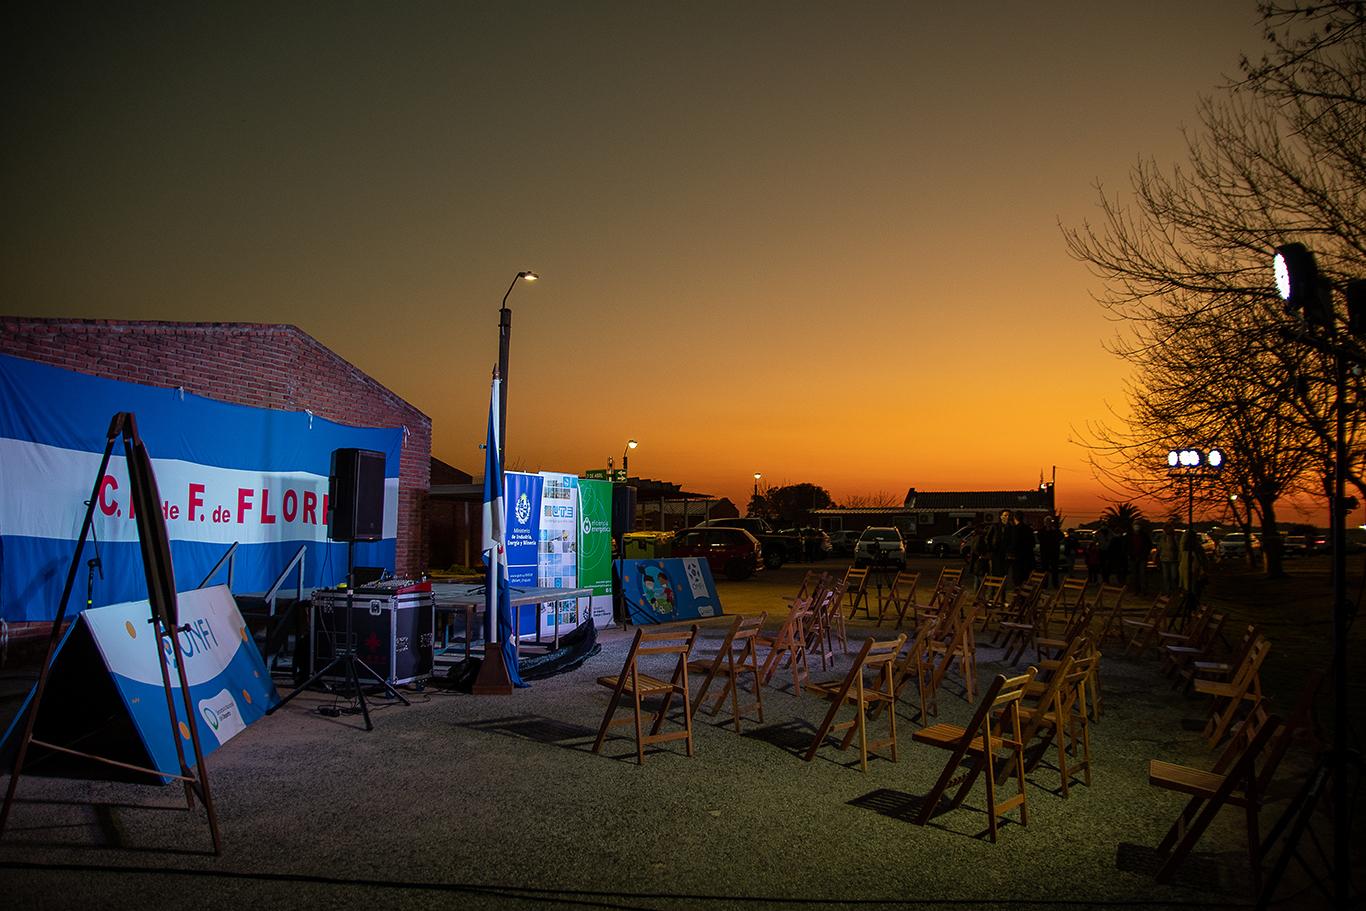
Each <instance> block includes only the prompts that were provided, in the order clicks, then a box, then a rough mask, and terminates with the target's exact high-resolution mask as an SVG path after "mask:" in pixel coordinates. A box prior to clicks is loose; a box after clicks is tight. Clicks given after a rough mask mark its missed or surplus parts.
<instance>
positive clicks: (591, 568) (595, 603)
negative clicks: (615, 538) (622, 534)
mask: <svg viewBox="0 0 1366 911" xmlns="http://www.w3.org/2000/svg"><path fill="white" fill-rule="evenodd" d="M579 588H591V589H592V590H593V595H592V597H591V599H590V604H591V609H592V611H593V624H594V625H595V626H598V627H604V626H610V625H611V623H612V483H611V482H610V481H595V480H589V479H586V478H581V479H579Z"/></svg>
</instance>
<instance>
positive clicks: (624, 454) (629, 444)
mask: <svg viewBox="0 0 1366 911" xmlns="http://www.w3.org/2000/svg"><path fill="white" fill-rule="evenodd" d="M639 445H640V444H639V443H637V442H636V441H635V440H627V441H626V448H625V449H623V450H622V451H621V475H622V480H623V481H625V482H628V483H629V482H630V480H631V468H630V466H629V465H628V464H627V458H628V457H629V456H630V455H631V450H632V449H635V448H636V447H637V446H639Z"/></svg>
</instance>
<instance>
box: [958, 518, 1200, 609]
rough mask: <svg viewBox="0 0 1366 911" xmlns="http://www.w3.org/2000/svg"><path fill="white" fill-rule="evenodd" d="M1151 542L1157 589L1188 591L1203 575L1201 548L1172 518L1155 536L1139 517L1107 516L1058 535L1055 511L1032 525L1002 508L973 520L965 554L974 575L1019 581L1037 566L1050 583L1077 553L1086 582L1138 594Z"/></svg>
mask: <svg viewBox="0 0 1366 911" xmlns="http://www.w3.org/2000/svg"><path fill="white" fill-rule="evenodd" d="M1035 545H1037V548H1036V546H1035ZM1154 546H1156V548H1157V565H1158V568H1159V570H1160V581H1161V590H1162V592H1164V593H1167V594H1174V593H1175V592H1177V591H1178V590H1187V591H1189V590H1190V589H1191V588H1192V584H1193V582H1194V581H1195V579H1196V578H1198V577H1199V576H1200V575H1203V570H1204V552H1203V550H1202V549H1201V548H1200V547H1199V543H1198V542H1197V541H1195V539H1194V537H1193V536H1192V535H1191V534H1190V533H1189V532H1187V533H1186V534H1185V535H1184V536H1183V535H1182V534H1181V532H1179V531H1178V529H1177V527H1176V523H1175V521H1174V520H1172V519H1168V520H1167V522H1166V524H1165V525H1164V526H1163V528H1162V534H1160V535H1158V536H1156V540H1154V535H1153V533H1152V528H1151V526H1150V525H1149V524H1148V522H1147V521H1146V520H1144V519H1138V520H1137V521H1134V522H1132V523H1128V524H1127V526H1126V525H1125V524H1124V523H1121V522H1120V521H1112V522H1110V523H1107V524H1104V525H1102V526H1101V527H1100V528H1099V529H1097V530H1096V533H1095V534H1094V535H1093V536H1091V537H1090V538H1087V539H1082V538H1081V537H1080V536H1078V535H1077V533H1076V532H1075V530H1074V531H1073V532H1070V533H1069V534H1068V535H1067V536H1066V537H1064V535H1063V533H1062V531H1061V530H1060V529H1059V528H1058V519H1057V517H1056V516H1047V517H1045V518H1044V520H1043V524H1042V526H1041V527H1040V528H1038V529H1037V530H1036V529H1035V528H1034V526H1033V525H1031V524H1030V522H1029V521H1027V520H1026V519H1025V518H1024V516H1023V515H1021V514H1020V513H1017V512H1013V511H1012V510H1009V509H1003V510H1001V515H1000V518H999V519H998V521H996V522H992V523H991V524H990V525H987V526H985V527H983V526H980V525H979V526H978V527H977V528H976V529H975V530H974V532H973V534H972V535H970V536H969V543H968V545H967V552H966V554H965V557H966V559H967V563H968V566H967V570H968V573H969V574H971V575H973V576H975V577H976V578H978V579H980V578H981V577H982V576H985V575H993V576H1006V577H1007V578H1009V579H1010V580H1011V582H1012V583H1013V584H1015V585H1020V584H1021V583H1023V582H1024V581H1025V579H1027V578H1029V574H1030V573H1031V572H1033V571H1034V570H1036V569H1037V570H1040V571H1042V572H1043V573H1044V574H1045V575H1046V577H1047V580H1048V584H1049V585H1050V586H1051V587H1053V588H1057V587H1058V586H1059V585H1060V584H1061V583H1062V578H1063V576H1065V575H1066V574H1067V573H1068V572H1070V571H1071V569H1072V566H1073V563H1074V561H1075V560H1077V559H1078V558H1080V559H1081V560H1082V561H1083V563H1084V564H1085V566H1086V581H1087V582H1088V583H1095V582H1099V583H1102V584H1117V585H1128V586H1129V587H1130V588H1132V589H1133V591H1134V592H1135V593H1136V594H1143V593H1144V590H1145V588H1146V584H1147V583H1146V578H1147V565H1148V559H1149V557H1150V555H1151V554H1152V553H1153V548H1154Z"/></svg>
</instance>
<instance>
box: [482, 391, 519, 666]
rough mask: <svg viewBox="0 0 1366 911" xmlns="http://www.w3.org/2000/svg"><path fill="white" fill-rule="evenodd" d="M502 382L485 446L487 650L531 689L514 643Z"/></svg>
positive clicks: (494, 397) (492, 399)
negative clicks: (502, 440) (502, 442)
mask: <svg viewBox="0 0 1366 911" xmlns="http://www.w3.org/2000/svg"><path fill="white" fill-rule="evenodd" d="M501 385H502V380H500V379H498V378H497V377H494V380H493V394H492V396H491V397H490V401H489V435H488V442H487V443H485V445H484V541H483V550H484V563H485V565H486V566H487V567H488V579H487V582H486V583H485V585H484V598H485V601H484V618H485V624H486V626H485V634H484V635H485V638H484V648H485V649H490V648H501V649H502V650H503V663H504V664H505V665H506V666H507V671H508V678H509V679H510V680H511V681H512V685H513V686H518V687H525V686H529V685H530V684H527V683H525V682H523V680H522V675H521V673H520V672H519V671H518V669H517V645H516V643H515V642H514V641H513V633H514V631H513V627H512V622H513V618H512V592H511V590H510V588H509V586H508V569H507V512H506V510H505V508H504V503H503V460H502V458H501V457H500V456H499V449H498V442H499V439H500V438H501V436H502V433H501V430H502V428H500V427H499V425H498V389H499V386H501Z"/></svg>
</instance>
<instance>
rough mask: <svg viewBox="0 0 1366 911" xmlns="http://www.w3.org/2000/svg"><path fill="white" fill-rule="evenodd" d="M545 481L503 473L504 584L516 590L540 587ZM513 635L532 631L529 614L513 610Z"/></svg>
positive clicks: (531, 619)
mask: <svg viewBox="0 0 1366 911" xmlns="http://www.w3.org/2000/svg"><path fill="white" fill-rule="evenodd" d="M544 486H545V479H544V478H542V477H541V476H540V475H539V474H527V473H525V472H521V471H505V472H503V502H504V503H505V504H506V506H507V541H506V549H507V560H508V582H509V583H510V584H511V585H513V586H514V587H516V588H536V587H537V586H539V585H540V575H539V573H540V544H541V491H542V489H543V488H544ZM515 613H516V615H517V624H518V625H517V632H518V633H519V634H521V633H526V634H531V633H535V632H536V617H535V615H534V613H533V612H531V611H515Z"/></svg>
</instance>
